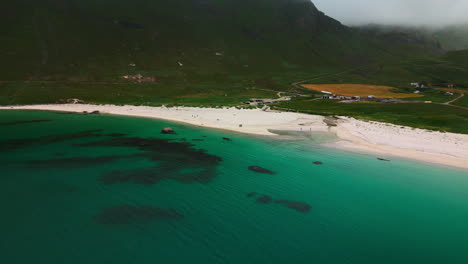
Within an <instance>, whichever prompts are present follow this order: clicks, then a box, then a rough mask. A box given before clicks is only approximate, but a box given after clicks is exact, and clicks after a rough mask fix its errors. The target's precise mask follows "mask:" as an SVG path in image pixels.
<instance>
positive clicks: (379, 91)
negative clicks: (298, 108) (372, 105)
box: [302, 84, 423, 98]
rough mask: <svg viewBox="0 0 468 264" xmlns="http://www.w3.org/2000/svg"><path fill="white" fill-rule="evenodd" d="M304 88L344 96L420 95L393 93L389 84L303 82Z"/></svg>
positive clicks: (416, 95) (404, 96)
mask: <svg viewBox="0 0 468 264" xmlns="http://www.w3.org/2000/svg"><path fill="white" fill-rule="evenodd" d="M302 86H303V87H304V88H307V89H310V90H314V91H318V92H322V91H326V92H330V93H333V94H337V95H345V96H362V97H367V96H369V95H373V96H375V97H379V98H408V97H422V96H423V95H420V94H409V93H395V92H392V91H391V90H392V89H396V88H394V87H390V86H381V85H368V84H304V85H302Z"/></svg>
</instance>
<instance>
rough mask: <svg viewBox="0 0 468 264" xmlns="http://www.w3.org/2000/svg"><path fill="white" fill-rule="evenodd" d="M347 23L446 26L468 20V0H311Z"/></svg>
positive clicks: (327, 12) (324, 10) (467, 21)
mask: <svg viewBox="0 0 468 264" xmlns="http://www.w3.org/2000/svg"><path fill="white" fill-rule="evenodd" d="M312 2H314V4H315V5H316V6H317V7H318V8H319V9H320V10H322V11H323V12H325V13H326V14H327V15H329V16H331V17H333V18H335V19H338V20H340V21H341V22H342V23H343V24H346V25H363V24H371V23H378V24H392V25H411V26H422V25H426V26H435V27H441V26H447V25H453V24H462V23H463V24H465V23H468V15H467V12H468V0H312Z"/></svg>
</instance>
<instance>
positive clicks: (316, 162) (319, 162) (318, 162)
mask: <svg viewBox="0 0 468 264" xmlns="http://www.w3.org/2000/svg"><path fill="white" fill-rule="evenodd" d="M313 163H314V164H315V165H323V162H321V161H314V162H313Z"/></svg>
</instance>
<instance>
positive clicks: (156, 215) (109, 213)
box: [94, 205, 184, 225]
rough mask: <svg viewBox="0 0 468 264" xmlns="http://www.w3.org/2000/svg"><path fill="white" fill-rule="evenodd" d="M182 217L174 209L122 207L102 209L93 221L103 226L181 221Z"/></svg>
mask: <svg viewBox="0 0 468 264" xmlns="http://www.w3.org/2000/svg"><path fill="white" fill-rule="evenodd" d="M182 218H184V215H182V214H180V213H178V212H177V211H175V210H174V209H161V208H157V207H151V206H133V205H122V206H116V207H111V208H104V209H102V211H101V212H100V213H99V214H98V215H96V216H95V217H94V219H95V220H96V221H97V222H98V223H100V224H105V225H125V224H135V223H137V224H138V223H147V222H151V221H155V220H169V219H174V220H176V219H182Z"/></svg>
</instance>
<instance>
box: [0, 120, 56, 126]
mask: <svg viewBox="0 0 468 264" xmlns="http://www.w3.org/2000/svg"><path fill="white" fill-rule="evenodd" d="M50 121H52V120H25V121H13V122H5V123H0V126H14V125H22V124H31V123H43V122H50Z"/></svg>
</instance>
